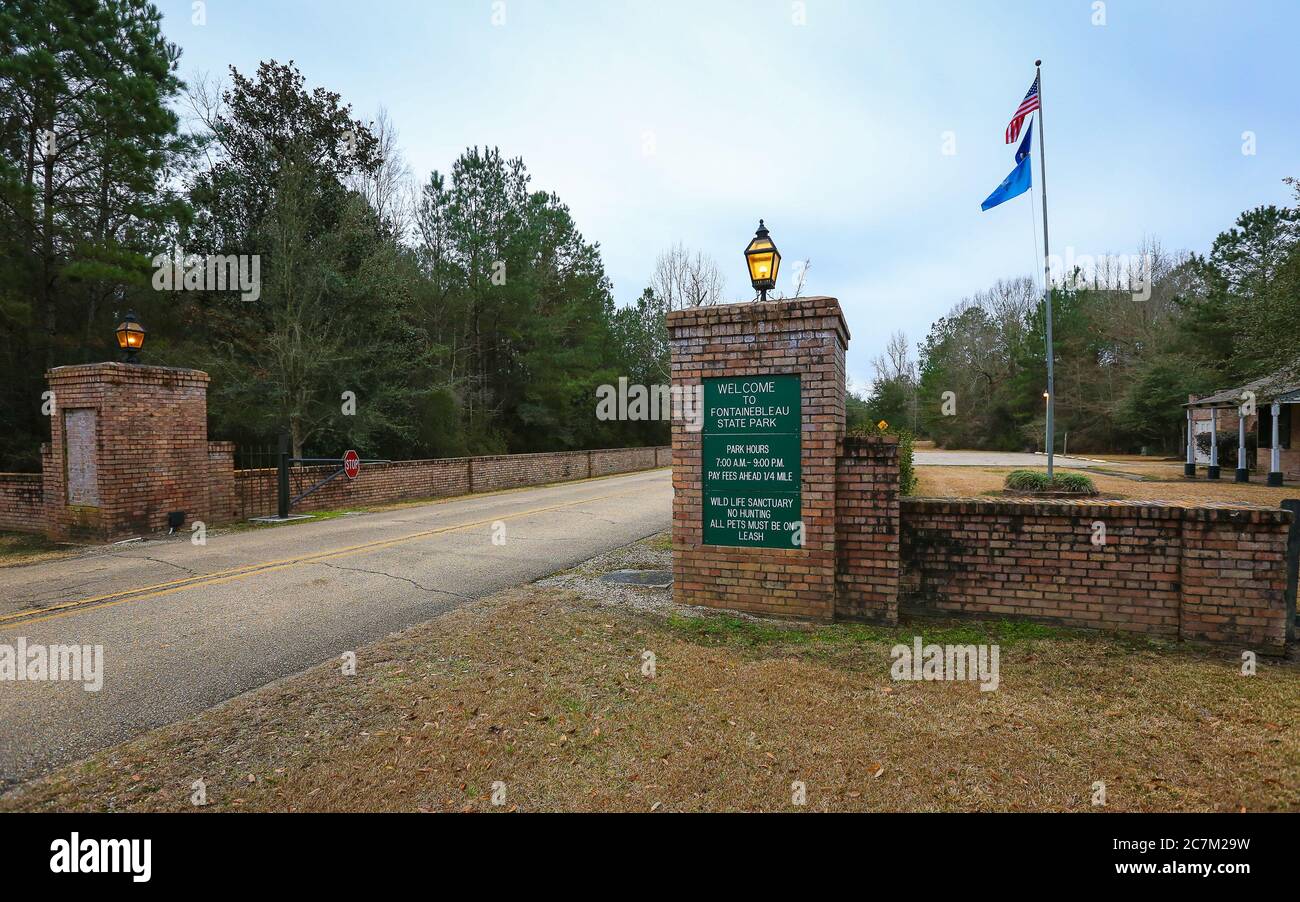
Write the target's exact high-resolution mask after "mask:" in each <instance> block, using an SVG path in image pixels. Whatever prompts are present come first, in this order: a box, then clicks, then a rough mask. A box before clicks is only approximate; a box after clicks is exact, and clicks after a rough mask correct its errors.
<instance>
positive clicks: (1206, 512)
mask: <svg viewBox="0 0 1300 902" xmlns="http://www.w3.org/2000/svg"><path fill="white" fill-rule="evenodd" d="M900 500H901V503H902V508H903V510H904V511H915V512H917V513H927V514H1008V515H1011V516H1024V515H1035V514H1042V515H1064V516H1071V517H1083V516H1089V515H1095V516H1098V517H1104V516H1116V515H1117V514H1118V515H1120V516H1125V515H1127V516H1132V517H1140V518H1142V519H1148V520H1217V521H1225V522H1237V523H1274V524H1287V523H1290V522H1291V512H1290V511H1286V510H1282V509H1280V508H1276V507H1264V506H1262V505H1251V504H1233V503H1230V502H1223V501H1206V502H1203V503H1201V504H1191V503H1189V502H1185V501H1116V500H1100V499H1095V498H1094V499H1089V500H1087V501H1071V500H1065V499H1062V500H1055V499H1054V500H1051V501H1044V500H1041V499H1029V498H1026V499H1017V498H998V499H990V498H902V499H900Z"/></svg>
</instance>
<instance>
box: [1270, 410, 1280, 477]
mask: <svg viewBox="0 0 1300 902" xmlns="http://www.w3.org/2000/svg"><path fill="white" fill-rule="evenodd" d="M1270 409H1271V411H1272V413H1273V453H1272V455H1271V456H1270V457H1269V467H1268V468H1269V470H1270V471H1272V472H1274V473H1280V472H1282V442H1281V441H1280V438H1279V436H1278V434H1277V430H1278V423H1277V421H1278V419H1279V418H1281V416H1282V405H1281V404H1279V403H1278V402H1277V401H1274V402H1273V404H1272V405H1271V407H1270Z"/></svg>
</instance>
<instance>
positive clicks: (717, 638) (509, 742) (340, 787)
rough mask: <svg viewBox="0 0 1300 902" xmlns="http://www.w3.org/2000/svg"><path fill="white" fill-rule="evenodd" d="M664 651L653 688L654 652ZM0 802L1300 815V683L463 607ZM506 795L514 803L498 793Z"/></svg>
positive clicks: (1017, 634) (1167, 649)
mask: <svg viewBox="0 0 1300 902" xmlns="http://www.w3.org/2000/svg"><path fill="white" fill-rule="evenodd" d="M914 632H919V633H920V634H922V635H924V636H925V637H926V641H936V642H941V643H942V642H945V641H951V642H964V641H971V642H976V641H997V642H999V643H1000V644H1001V646H1002V657H1001V688H1000V689H999V690H998V691H996V692H989V693H981V692H980V691H979V690H978V688H977V686H976V685H975V684H973V683H960V684H959V683H937V682H936V683H897V682H892V681H891V680H890V678H889V672H888V670H889V648H890V646H891V645H892V644H893V642H895V641H898V640H900V639H901V640H902V641H910V637H911V635H912V634H913V633H914ZM647 649H648V650H651V651H653V652H654V653H655V655H656V657H657V662H656V663H657V673H656V675H655V677H654V678H653V679H650V678H647V677H646V676H643V675H642V673H641V669H640V668H641V655H642V652H643V651H644V650H647ZM357 657H358V673H357V675H356V676H353V677H345V676H342V675H341V674H340V672H339V667H338V666H337V664H336V663H331V664H328V665H322V666H320V667H317V668H314V669H312V670H309V671H307V672H305V673H303V674H300V675H298V676H294V677H291V678H288V679H286V680H283V681H280V682H278V683H275V684H272V685H271V686H268V687H265V688H263V689H261V690H258V691H256V692H252V693H249V694H246V695H244V696H241V697H239V698H236V699H234V700H232V701H231V702H228V703H226V704H225V705H223V706H220V707H218V708H215V709H212V710H211V711H208V712H207V713H205V714H203V715H201V716H199V717H197V718H194V719H192V720H189V721H186V722H183V723H180V724H176V725H173V726H170V727H166V728H163V729H160V730H156V731H154V732H152V733H149V734H147V735H145V736H143V737H141V738H139V739H137V740H135V741H132V742H129V743H126V744H124V745H121V746H119V747H117V748H114V749H110V750H107V751H105V752H103V753H101V754H98V755H96V756H94V757H93V758H91V759H89V760H87V761H84V762H81V763H79V764H75V765H72V766H69V767H66V768H64V769H62V770H60V771H58V772H56V773H54V774H52V775H51V776H50V777H48V778H46V779H44V780H42V781H39V782H36V783H33V784H29V785H27V786H26V787H21V788H19V789H18V790H16V791H14V792H13V793H10V794H9V795H7V796H5V797H3V798H0V809H3V810H10V811H15V810H66V809H75V810H114V811H128V810H130V811H181V810H191V809H192V805H191V803H190V795H191V793H192V792H193V790H192V788H191V784H192V783H193V782H194V781H195V780H197V779H200V778H202V779H203V780H204V781H205V783H206V785H207V794H208V799H209V802H210V805H209V807H210V808H211V809H213V810H221V811H230V810H249V811H253V810H256V811H319V810H346V811H355V810H410V811H435V810H466V811H488V810H515V809H519V810H528V811H536V810H566V811H568V810H576V811H615V810H617V811H629V810H630V811H649V810H669V811H695V810H715V811H716V810H762V811H789V810H797V809H795V808H794V807H793V806H792V805H791V788H790V787H791V783H792V782H793V781H802V782H804V783H806V784H807V793H808V796H807V797H808V806H807V807H808V809H812V810H1015V811H1026V810H1071V811H1088V810H1092V808H1091V805H1090V797H1091V794H1092V786H1093V783H1094V781H1098V780H1101V781H1105V783H1106V787H1107V795H1108V802H1109V808H1110V809H1111V810H1115V809H1120V810H1143V811H1151V810H1238V809H1242V808H1245V809H1250V810H1257V809H1287V810H1297V809H1300V668H1297V666H1296V665H1294V664H1288V663H1283V662H1277V661H1264V662H1263V663H1262V664H1261V667H1260V673H1259V674H1258V675H1257V676H1253V677H1245V676H1242V675H1240V672H1239V668H1240V665H1239V662H1238V661H1237V659H1236V654H1235V653H1233V652H1222V651H1220V652H1206V651H1196V650H1189V649H1185V648H1177V647H1172V646H1164V645H1160V644H1152V643H1145V642H1142V643H1134V642H1131V641H1127V640H1119V639H1114V638H1107V637H1102V636H1095V635H1084V634H1075V633H1069V632H1063V631H1056V630H1049V629H1047V628H1045V627H1037V626H1028V625H1024V624H1001V625H998V624H985V625H974V626H971V625H956V624H951V623H941V622H928V623H922V624H914V625H912V626H907V627H901V628H896V629H873V628H870V627H865V626H854V625H834V626H815V627H810V626H806V625H798V624H774V623H772V622H770V621H755V620H750V619H747V618H739V617H734V616H719V615H711V616H709V617H705V618H695V617H684V616H671V617H667V618H665V617H661V616H658V615H648V614H633V613H630V612H628V611H627V610H625V609H622V608H615V607H609V606H602V605H599V604H596V603H595V602H592V601H587V600H583V599H580V598H578V597H576V596H574V595H571V594H567V593H563V592H557V591H555V590H546V589H542V588H539V587H529V588H524V589H519V590H515V591H512V592H509V593H505V594H503V595H501V596H497V597H495V598H492V599H488V600H486V601H483V602H476V603H473V604H469V605H466V606H465V607H462V608H460V609H459V610H457V611H455V612H453V613H451V614H448V615H446V616H443V617H441V618H439V619H437V620H434V621H432V622H430V623H428V624H424V625H421V626H419V627H415V628H412V629H410V630H407V631H405V632H403V633H400V634H397V635H395V636H393V637H389V638H388V639H385V640H383V641H380V642H378V643H375V644H373V645H371V646H368V647H365V648H362V649H360V650H358V655H357ZM496 781H501V782H503V783H504V784H505V786H506V793H507V795H506V805H505V806H502V807H500V808H494V806H493V805H492V804H491V802H490V795H491V790H492V784H493V783H494V782H496Z"/></svg>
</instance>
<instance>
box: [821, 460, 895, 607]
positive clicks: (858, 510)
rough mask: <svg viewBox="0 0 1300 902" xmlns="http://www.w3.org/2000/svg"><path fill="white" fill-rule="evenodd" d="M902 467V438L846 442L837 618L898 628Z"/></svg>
mask: <svg viewBox="0 0 1300 902" xmlns="http://www.w3.org/2000/svg"><path fill="white" fill-rule="evenodd" d="M898 466H899V465H898V437H897V436H894V435H872V436H847V437H846V438H845V439H844V453H843V454H842V455H841V456H840V459H839V467H840V469H839V483H838V485H837V486H836V495H835V509H836V517H837V523H836V529H837V532H836V546H835V552H836V557H837V559H838V562H839V563H838V567H837V584H836V588H837V589H838V594H837V596H836V600H835V616H836V617H837V618H840V619H843V620H871V621H876V622H880V623H890V624H892V623H897V622H898V577H899V568H900V556H901V545H900V542H899V500H898V499H899V469H898Z"/></svg>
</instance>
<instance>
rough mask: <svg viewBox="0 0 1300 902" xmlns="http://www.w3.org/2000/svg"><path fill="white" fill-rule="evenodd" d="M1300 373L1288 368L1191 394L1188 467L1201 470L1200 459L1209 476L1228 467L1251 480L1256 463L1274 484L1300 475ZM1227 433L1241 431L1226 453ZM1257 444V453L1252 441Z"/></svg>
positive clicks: (1191, 472) (1189, 471)
mask: <svg viewBox="0 0 1300 902" xmlns="http://www.w3.org/2000/svg"><path fill="white" fill-rule="evenodd" d="M1296 405H1300V375H1297V373H1296V370H1295V369H1291V370H1286V371H1282V372H1278V373H1273V374H1272V375H1269V376H1265V377H1263V378H1261V379H1256V380H1254V381H1253V382H1247V383H1246V384H1244V385H1240V386H1237V387H1236V388H1229V389H1224V390H1223V391H1218V392H1215V393H1214V394H1211V395H1206V396H1204V397H1197V396H1195V395H1191V396H1189V397H1188V399H1187V403H1186V404H1184V405H1183V407H1184V408H1186V410H1187V427H1186V429H1187V433H1186V438H1187V459H1186V464H1185V472H1186V474H1187V475H1188V476H1195V475H1196V468H1197V466H1198V465H1200V466H1204V467H1205V468H1206V476H1207V477H1208V478H1210V479H1218V478H1219V474H1220V470H1221V468H1222V467H1227V468H1229V469H1234V470H1235V477H1234V478H1235V479H1236V481H1237V482H1246V481H1248V479H1249V471H1250V470H1251V469H1254V470H1256V471H1257V472H1260V473H1266V474H1267V477H1266V478H1267V481H1268V484H1269V485H1282V484H1283V482H1284V481H1285V480H1290V481H1298V480H1300V416H1298V415H1296V413H1295V407H1296ZM1225 433H1227V434H1229V435H1231V434H1233V433H1235V437H1236V440H1235V442H1232V445H1233V446H1234V447H1233V450H1232V453H1231V454H1230V455H1227V456H1225V455H1223V454H1221V453H1220V452H1221V451H1222V450H1224V449H1223V448H1222V443H1223V441H1224V437H1225ZM1252 444H1253V445H1254V459H1253V461H1252V460H1251V458H1250V456H1249V455H1250V447H1251V445H1252Z"/></svg>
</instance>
